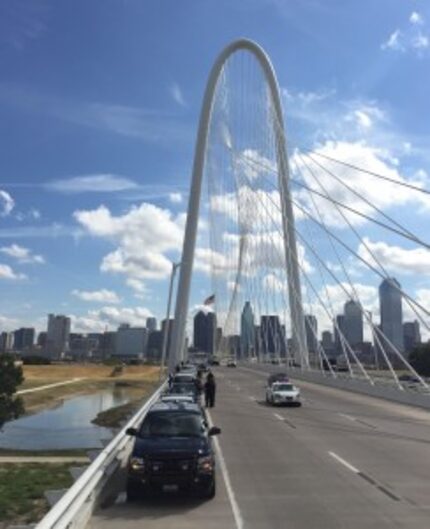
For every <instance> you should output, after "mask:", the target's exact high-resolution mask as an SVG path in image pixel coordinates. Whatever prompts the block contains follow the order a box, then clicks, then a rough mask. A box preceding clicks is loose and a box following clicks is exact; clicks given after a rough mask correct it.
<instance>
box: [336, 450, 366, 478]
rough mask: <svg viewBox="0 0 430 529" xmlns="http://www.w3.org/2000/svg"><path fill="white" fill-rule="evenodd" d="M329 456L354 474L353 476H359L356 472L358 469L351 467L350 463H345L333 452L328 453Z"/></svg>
mask: <svg viewBox="0 0 430 529" xmlns="http://www.w3.org/2000/svg"><path fill="white" fill-rule="evenodd" d="M329 454H330V455H331V457H333V458H334V459H336V460H337V461H338V462H339V463H340V464H341V465H343V466H344V467H346V468H347V469H349V470H351V471H352V472H354V473H355V474H359V473H360V471H359V470H358V468H355V467H354V466H353V465H351V463H348V461H345V459H342V458H341V457H340V456H338V455H337V454H335V453H334V452H329Z"/></svg>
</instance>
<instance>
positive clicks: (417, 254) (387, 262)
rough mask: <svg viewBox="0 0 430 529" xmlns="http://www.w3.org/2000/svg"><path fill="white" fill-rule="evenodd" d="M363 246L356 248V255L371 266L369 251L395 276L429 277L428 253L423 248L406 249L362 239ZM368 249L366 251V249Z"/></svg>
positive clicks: (429, 252) (372, 261)
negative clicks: (416, 275) (417, 275)
mask: <svg viewBox="0 0 430 529" xmlns="http://www.w3.org/2000/svg"><path fill="white" fill-rule="evenodd" d="M364 242H365V245H364V244H362V243H361V244H360V245H359V247H358V254H359V255H360V256H361V257H362V258H363V259H366V261H368V262H369V263H371V264H374V262H375V261H374V260H373V259H372V257H371V254H370V253H369V250H370V251H371V252H372V253H373V254H374V255H375V256H376V258H377V259H378V260H379V261H380V262H381V263H383V265H384V267H385V268H386V269H388V270H390V271H392V272H395V273H397V274H406V275H415V274H419V275H426V276H428V275H430V251H429V250H426V249H425V248H413V249H406V248H401V247H400V246H394V245H389V244H387V243H386V242H382V241H378V242H373V241H371V240H370V239H369V238H367V237H365V238H364ZM366 246H367V248H368V249H369V250H368V249H367V248H366Z"/></svg>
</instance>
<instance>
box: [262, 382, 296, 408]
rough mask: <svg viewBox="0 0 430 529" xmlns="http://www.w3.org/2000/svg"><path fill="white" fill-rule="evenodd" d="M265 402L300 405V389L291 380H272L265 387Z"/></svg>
mask: <svg viewBox="0 0 430 529" xmlns="http://www.w3.org/2000/svg"><path fill="white" fill-rule="evenodd" d="M266 402H267V403H268V404H272V405H275V404H279V405H280V404H287V405H290V406H301V405H302V402H301V400H300V390H299V388H298V387H296V386H294V384H291V382H274V383H273V384H272V385H270V386H267V388H266Z"/></svg>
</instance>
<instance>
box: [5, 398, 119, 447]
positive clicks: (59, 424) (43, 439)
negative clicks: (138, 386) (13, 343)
mask: <svg viewBox="0 0 430 529" xmlns="http://www.w3.org/2000/svg"><path fill="white" fill-rule="evenodd" d="M129 400H130V397H129V394H128V392H127V388H112V389H108V390H103V391H101V392H98V393H93V394H91V395H83V396H79V397H73V398H71V399H68V400H64V401H62V402H60V403H59V404H58V405H56V406H55V407H54V408H49V409H47V410H44V411H41V412H39V413H35V414H34V415H29V416H28V417H22V418H20V419H17V420H16V421H11V422H8V423H6V424H4V425H3V428H2V430H1V431H0V448H8V449H13V450H67V449H73V448H100V447H102V446H103V444H102V441H103V440H110V439H111V438H112V436H113V435H112V430H110V429H109V428H103V427H100V426H96V425H95V424H91V421H92V420H93V419H94V418H95V417H96V415H97V414H98V413H99V412H101V411H103V410H106V409H108V408H112V407H114V406H120V405H121V404H126V403H127V402H129Z"/></svg>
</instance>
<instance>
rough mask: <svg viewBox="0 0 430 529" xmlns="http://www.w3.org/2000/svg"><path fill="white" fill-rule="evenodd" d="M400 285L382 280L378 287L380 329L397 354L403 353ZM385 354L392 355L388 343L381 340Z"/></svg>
mask: <svg viewBox="0 0 430 529" xmlns="http://www.w3.org/2000/svg"><path fill="white" fill-rule="evenodd" d="M400 288H401V287H400V283H399V282H398V281H397V280H396V279H395V278H394V277H392V278H389V279H384V280H383V281H382V283H381V284H380V286H379V306H380V311H381V326H380V329H381V331H382V333H383V334H384V336H385V337H386V338H387V339H388V340H389V341H390V342H391V343H392V344H393V346H394V347H396V349H397V350H398V351H399V352H401V353H402V352H403V351H404V344H403V326H402V323H403V321H402V320H403V317H402V295H401V293H400V291H399V289H400ZM383 342H384V344H383V345H384V349H385V351H386V352H389V353H391V355H393V354H394V351H393V348H392V347H391V346H390V344H389V343H388V341H386V340H383Z"/></svg>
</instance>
